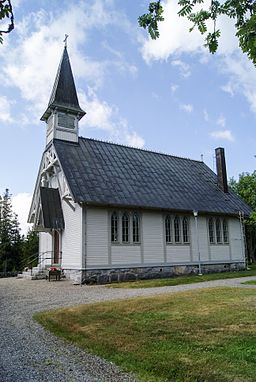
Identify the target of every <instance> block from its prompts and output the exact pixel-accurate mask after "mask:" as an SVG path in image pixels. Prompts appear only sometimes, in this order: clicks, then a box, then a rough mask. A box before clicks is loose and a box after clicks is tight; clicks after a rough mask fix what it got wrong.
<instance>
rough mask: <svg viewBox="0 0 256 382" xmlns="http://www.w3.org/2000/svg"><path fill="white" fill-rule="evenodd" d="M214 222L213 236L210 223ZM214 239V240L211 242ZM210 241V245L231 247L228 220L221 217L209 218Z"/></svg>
mask: <svg viewBox="0 0 256 382" xmlns="http://www.w3.org/2000/svg"><path fill="white" fill-rule="evenodd" d="M211 222H212V235H211V233H210V223H211ZM211 239H212V240H211ZM208 240H209V244H210V245H229V244H230V241H229V224H228V219H227V218H225V217H221V216H215V217H213V216H211V217H209V218H208Z"/></svg>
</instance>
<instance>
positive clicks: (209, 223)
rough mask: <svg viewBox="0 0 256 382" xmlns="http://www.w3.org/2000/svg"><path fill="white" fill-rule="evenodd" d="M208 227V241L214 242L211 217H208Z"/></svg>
mask: <svg viewBox="0 0 256 382" xmlns="http://www.w3.org/2000/svg"><path fill="white" fill-rule="evenodd" d="M208 229H209V240H210V243H211V244H213V243H214V223H213V218H210V219H209V220H208Z"/></svg>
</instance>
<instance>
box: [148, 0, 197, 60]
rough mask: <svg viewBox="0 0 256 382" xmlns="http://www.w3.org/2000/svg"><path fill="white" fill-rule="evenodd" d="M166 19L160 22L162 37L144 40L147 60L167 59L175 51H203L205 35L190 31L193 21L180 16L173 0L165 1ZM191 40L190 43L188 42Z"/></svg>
mask: <svg viewBox="0 0 256 382" xmlns="http://www.w3.org/2000/svg"><path fill="white" fill-rule="evenodd" d="M163 6H164V21H163V22H161V23H160V24H159V32H160V37H159V38H158V39H156V40H152V39H151V38H150V37H148V38H147V39H145V40H144V43H143V47H142V55H143V58H144V59H145V61H147V62H150V61H151V60H166V59H168V57H169V56H170V55H172V54H174V53H182V52H194V51H201V50H202V46H203V37H202V36H201V35H200V33H199V32H197V31H194V32H193V33H190V32H189V28H190V27H191V23H190V22H189V21H188V20H187V19H185V18H183V17H179V16H178V14H177V13H178V11H179V9H180V8H179V6H178V4H177V2H174V1H172V0H168V1H164V2H163ZM188 41H189V43H188Z"/></svg>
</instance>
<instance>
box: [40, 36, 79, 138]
mask: <svg viewBox="0 0 256 382" xmlns="http://www.w3.org/2000/svg"><path fill="white" fill-rule="evenodd" d="M84 115H85V112H84V110H83V109H82V108H81V107H80V105H79V102H78V98H77V92H76V87H75V82H74V77H73V74H72V69H71V65H70V61H69V56H68V52H67V46H66V43H65V47H64V50H63V54H62V57H61V60H60V64H59V67H58V71H57V74H56V78H55V82H54V85H53V89H52V93H51V96H50V100H49V104H48V107H47V109H46V111H45V112H44V114H43V115H42V117H41V121H45V122H46V123H47V143H49V142H50V141H51V140H52V139H53V138H58V139H63V140H68V141H72V142H77V141H78V121H79V120H80V119H81V118H82V117H83V116H84Z"/></svg>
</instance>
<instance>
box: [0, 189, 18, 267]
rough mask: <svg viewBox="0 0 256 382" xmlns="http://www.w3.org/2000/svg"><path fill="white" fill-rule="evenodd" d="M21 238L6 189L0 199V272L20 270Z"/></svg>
mask: <svg viewBox="0 0 256 382" xmlns="http://www.w3.org/2000/svg"><path fill="white" fill-rule="evenodd" d="M21 246H22V238H21V236H20V227H19V222H18V218H17V215H16V214H15V213H14V212H13V210H12V203H11V195H10V192H9V190H8V189H6V190H5V192H4V194H3V197H1V198H0V271H2V272H8V271H16V270H19V268H20V259H21V258H20V254H21Z"/></svg>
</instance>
